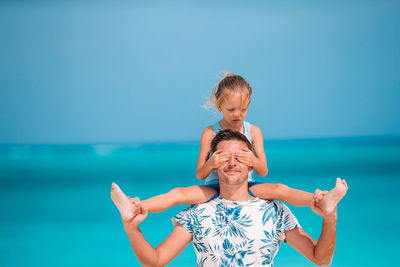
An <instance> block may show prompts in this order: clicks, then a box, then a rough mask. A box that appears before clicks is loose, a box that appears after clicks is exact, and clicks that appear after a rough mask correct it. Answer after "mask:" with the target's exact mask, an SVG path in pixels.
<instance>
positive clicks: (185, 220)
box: [171, 207, 193, 235]
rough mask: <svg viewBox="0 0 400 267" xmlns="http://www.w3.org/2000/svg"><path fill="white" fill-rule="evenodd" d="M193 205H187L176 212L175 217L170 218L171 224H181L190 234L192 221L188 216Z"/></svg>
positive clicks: (191, 232)
mask: <svg viewBox="0 0 400 267" xmlns="http://www.w3.org/2000/svg"><path fill="white" fill-rule="evenodd" d="M192 208H193V207H188V208H186V209H185V210H183V211H181V212H180V213H178V214H177V215H176V216H175V217H173V218H172V219H171V221H172V224H173V225H174V226H176V225H177V223H179V224H181V225H182V226H183V227H184V228H185V229H186V230H187V231H188V232H189V233H190V234H191V235H193V228H192V225H193V222H192V218H193V217H192V216H190V213H191V210H192Z"/></svg>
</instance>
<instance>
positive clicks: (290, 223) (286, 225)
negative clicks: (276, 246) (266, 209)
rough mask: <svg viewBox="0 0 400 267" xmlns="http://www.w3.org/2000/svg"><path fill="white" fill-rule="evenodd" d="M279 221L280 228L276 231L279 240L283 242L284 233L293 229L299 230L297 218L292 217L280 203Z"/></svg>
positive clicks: (287, 209) (288, 210)
mask: <svg viewBox="0 0 400 267" xmlns="http://www.w3.org/2000/svg"><path fill="white" fill-rule="evenodd" d="M279 213H280V220H281V223H282V224H281V228H280V229H279V230H278V231H279V232H280V234H279V240H280V241H284V240H285V231H288V230H292V229H295V228H300V227H301V226H300V224H299V222H298V221H297V218H296V217H295V216H294V215H293V213H292V212H291V211H290V209H289V208H288V207H287V206H286V205H285V204H282V203H280V212H279Z"/></svg>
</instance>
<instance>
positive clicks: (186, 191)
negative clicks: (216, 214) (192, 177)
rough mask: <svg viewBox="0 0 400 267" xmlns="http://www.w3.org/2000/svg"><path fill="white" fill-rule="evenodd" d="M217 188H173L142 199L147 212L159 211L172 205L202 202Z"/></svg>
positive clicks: (200, 186) (199, 186)
mask: <svg viewBox="0 0 400 267" xmlns="http://www.w3.org/2000/svg"><path fill="white" fill-rule="evenodd" d="M216 193H217V190H215V189H214V188H211V187H209V186H206V185H194V186H189V187H182V188H174V189H172V190H171V191H169V192H168V193H165V194H162V195H158V196H155V197H152V198H149V199H146V200H143V201H142V204H143V206H144V207H146V208H147V209H148V211H149V212H161V211H164V210H167V209H169V208H171V207H173V206H176V205H181V204H187V205H194V204H200V203H204V202H206V201H207V200H209V199H210V198H212V197H213V196H214V195H215V194H216Z"/></svg>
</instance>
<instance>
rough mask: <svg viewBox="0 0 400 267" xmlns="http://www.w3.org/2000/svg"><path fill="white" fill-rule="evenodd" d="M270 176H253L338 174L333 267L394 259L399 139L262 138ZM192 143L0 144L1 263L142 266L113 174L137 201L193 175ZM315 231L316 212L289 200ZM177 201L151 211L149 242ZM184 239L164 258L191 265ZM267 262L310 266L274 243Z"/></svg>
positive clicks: (159, 236)
mask: <svg viewBox="0 0 400 267" xmlns="http://www.w3.org/2000/svg"><path fill="white" fill-rule="evenodd" d="M265 146H266V153H267V159H268V165H269V174H268V176H267V177H266V178H260V179H258V180H259V181H267V182H271V183H276V182H279V183H284V184H286V185H288V186H291V187H294V188H298V189H303V190H308V191H310V192H312V191H314V190H315V189H316V188H321V189H330V188H332V187H333V186H334V182H335V178H336V177H343V178H345V179H346V181H347V183H348V185H349V191H348V194H347V195H346V197H345V198H344V199H343V200H342V202H341V203H340V205H339V208H338V216H339V218H338V228H337V246H336V251H335V256H334V260H333V263H332V266H352V267H354V266H360V267H365V266H398V262H399V261H398V256H397V253H398V251H399V250H400V242H399V241H398V240H397V238H398V237H399V236H400V235H399V234H400V233H399V232H400V230H399V227H398V225H399V223H400V214H399V212H398V211H399V207H398V205H399V204H400V202H399V199H400V198H399V188H400V138H397V137H395V138H392V137H364V138H344V139H309V140H286V141H266V143H265ZM198 149H199V147H198V143H197V142H193V143H190V142H187V143H146V144H138V143H133V144H95V145H1V146H0V203H1V205H0V209H1V210H0V266H140V264H139V262H138V261H137V260H136V258H135V255H134V254H133V252H132V250H131V248H130V244H129V241H128V238H127V237H126V235H125V233H124V230H123V227H122V223H121V221H120V218H119V213H118V211H117V209H116V208H115V207H114V205H113V203H112V201H111V199H110V186H111V183H112V182H116V183H118V184H119V185H120V186H121V188H122V189H123V190H124V191H125V192H126V193H128V194H129V195H130V196H135V195H137V196H139V197H141V198H142V199H144V198H148V197H150V196H153V195H155V194H160V193H163V192H166V191H168V190H170V189H172V188H174V187H181V186H189V185H193V184H201V183H200V182H199V181H197V179H196V178H195V169H196V161H197V153H198ZM289 207H290V208H291V209H292V211H293V212H294V214H295V215H296V217H297V218H298V220H299V222H300V224H301V225H302V227H303V228H304V229H305V231H306V232H308V233H309V234H311V235H312V236H313V237H314V238H318V236H319V233H320V229H321V221H322V220H321V218H320V217H318V216H317V215H315V214H314V213H312V212H311V210H310V209H309V208H298V207H292V206H289ZM183 208H185V207H184V206H179V207H175V208H172V209H170V210H168V211H165V212H162V213H158V214H150V215H149V216H148V218H147V219H146V220H145V222H144V223H143V224H142V231H143V232H144V234H145V236H146V237H147V239H148V240H149V242H150V243H151V244H153V245H154V246H156V245H158V244H159V243H160V242H161V241H162V240H163V239H164V238H165V237H166V236H167V235H168V234H169V232H170V231H171V230H172V224H171V221H170V219H171V217H173V216H174V215H175V214H177V213H178V212H179V211H180V210H182V209H183ZM195 262H196V256H195V253H194V250H193V247H192V245H190V246H189V247H188V248H187V249H186V250H185V251H184V252H183V253H182V254H181V255H180V256H179V257H178V258H176V259H175V260H174V261H173V262H172V263H171V264H169V266H194V265H195ZM275 266H314V265H313V264H312V263H310V262H308V260H306V259H305V258H304V257H303V256H301V255H300V254H299V253H297V252H296V251H295V250H294V249H292V248H291V247H290V246H288V245H287V244H282V246H281V249H280V251H279V252H278V255H277V257H276V258H275Z"/></svg>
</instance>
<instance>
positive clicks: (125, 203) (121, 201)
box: [111, 183, 140, 222]
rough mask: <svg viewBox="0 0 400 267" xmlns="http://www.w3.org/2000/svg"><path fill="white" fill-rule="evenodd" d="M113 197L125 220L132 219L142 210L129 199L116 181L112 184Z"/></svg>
mask: <svg viewBox="0 0 400 267" xmlns="http://www.w3.org/2000/svg"><path fill="white" fill-rule="evenodd" d="M111 199H112V201H114V204H115V206H117V208H118V210H119V212H120V213H121V218H122V221H124V222H126V221H130V220H132V218H133V217H135V216H136V215H137V214H138V213H139V212H140V209H139V208H138V207H136V206H135V205H134V204H133V203H132V202H131V201H130V200H129V199H128V197H127V196H126V195H125V194H124V192H122V190H121V189H120V188H119V186H118V185H117V184H115V183H112V185H111Z"/></svg>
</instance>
